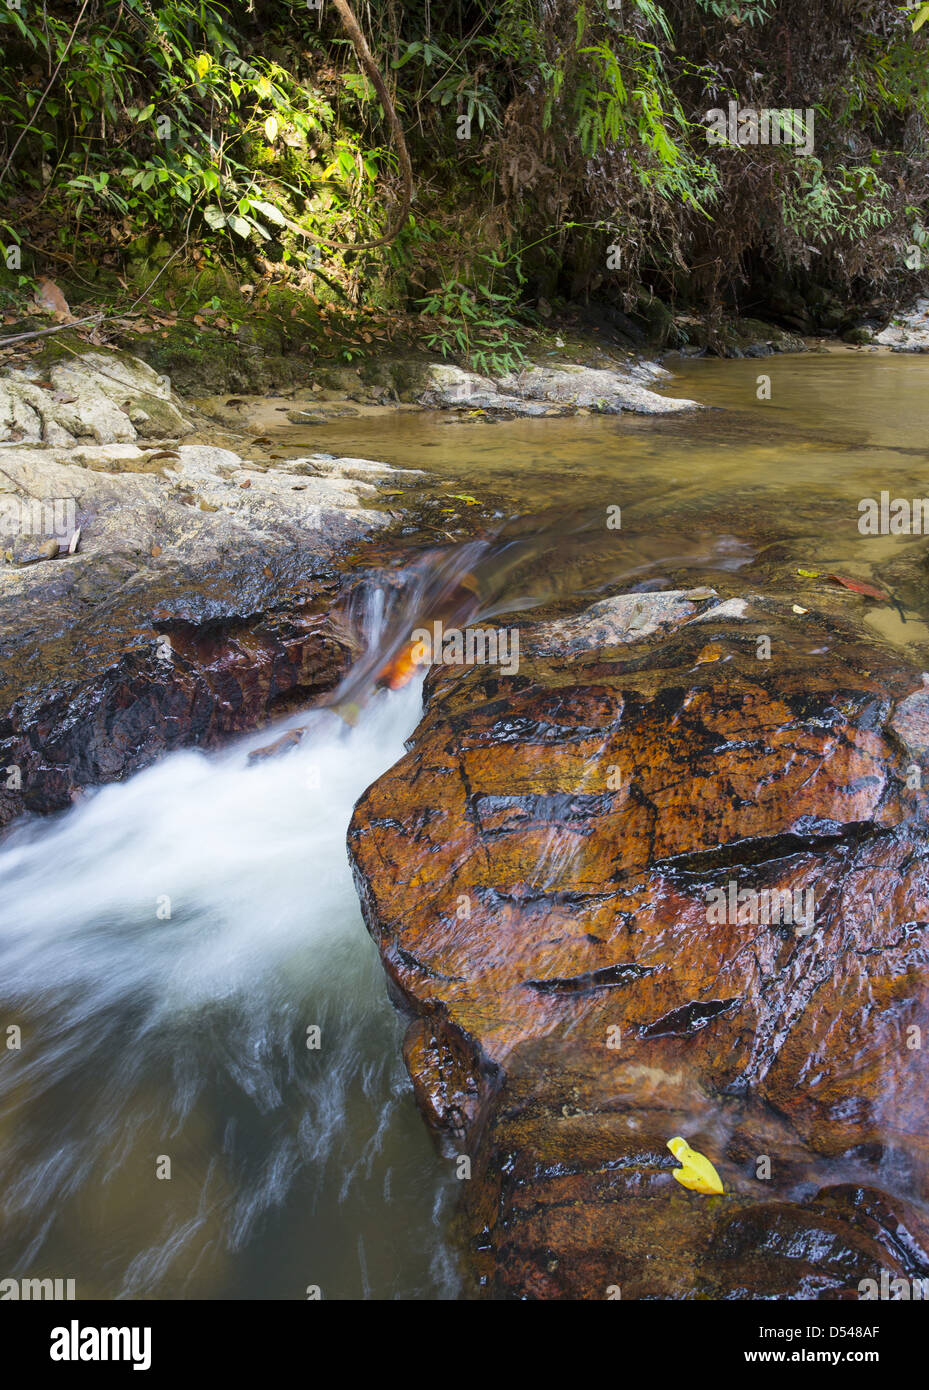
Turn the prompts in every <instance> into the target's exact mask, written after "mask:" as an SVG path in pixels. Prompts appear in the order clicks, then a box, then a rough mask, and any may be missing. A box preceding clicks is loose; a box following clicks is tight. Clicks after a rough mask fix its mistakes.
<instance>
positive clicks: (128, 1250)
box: [0, 353, 929, 1299]
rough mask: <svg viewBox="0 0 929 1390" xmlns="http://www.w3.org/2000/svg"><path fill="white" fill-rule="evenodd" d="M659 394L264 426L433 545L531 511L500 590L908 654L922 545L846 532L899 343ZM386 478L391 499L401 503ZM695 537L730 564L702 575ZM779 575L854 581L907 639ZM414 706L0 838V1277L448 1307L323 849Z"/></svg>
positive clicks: (916, 540) (900, 466)
mask: <svg viewBox="0 0 929 1390" xmlns="http://www.w3.org/2000/svg"><path fill="white" fill-rule="evenodd" d="M761 373H765V374H768V375H770V377H771V380H772V400H771V401H768V402H762V401H759V400H757V399H756V395H755V392H756V384H757V383H756V378H757V377H758V376H759V374H761ZM666 389H668V390H669V391H671V392H673V393H674V394H678V395H682V396H691V397H696V398H697V399H699V400H701V401H703V402H704V403H706V405H707V406H709V407H711V408H709V409H706V410H703V411H700V412H698V413H695V414H683V415H677V416H671V417H663V418H644V417H633V416H623V417H621V418H617V417H589V418H581V419H567V420H559V419H546V420H528V421H516V422H511V423H504V424H490V423H486V422H485V421H483V420H482V419H480V417H477V418H471V419H458V418H457V417H455V416H453V415H448V416H441V415H440V416H436V415H430V414H421V415H420V414H410V413H405V414H402V415H383V416H380V417H377V418H373V417H369V418H367V419H359V420H356V421H349V420H341V421H338V422H335V423H333V424H332V425H325V426H317V427H314V428H313V429H312V430H309V429H306V428H304V427H293V428H287V429H285V430H283V431H281V436H280V437H281V442H282V444H283V445H285V446H286V448H285V452H286V451H288V450H293V451H299V452H304V453H305V452H307V451H308V450H310V449H312V450H314V451H329V452H332V453H340V454H353V455H356V456H364V457H369V458H377V459H385V460H387V461H389V462H391V463H395V464H398V465H402V466H405V467H414V468H422V469H425V470H427V471H428V473H429V474H430V475H432V477H433V478H434V477H436V476H437V477H439V478H441V479H442V480H443V486H444V490H445V491H446V492H447V494H448V502H447V511H446V510H443V509H442V504H441V503H440V505H439V513H440V515H441V517H442V523H443V525H445V526H447V527H448V528H449V529H450V532H451V534H453V535H454V533H455V531H456V530H457V529H458V528H459V527H463V526H464V525H465V520H464V519H465V517H467V516H468V515H469V514H470V513H471V510H472V505H473V514H474V515H479V516H480V517H481V518H482V523H481V524H482V527H483V529H484V530H485V531H486V532H490V531H492V530H494V529H495V528H499V527H500V526H501V525H503V524H504V523H505V522H506V520H507V518H510V517H512V516H513V515H514V514H521V515H524V516H525V515H526V514H532V515H537V514H545V517H546V522H545V525H546V527H547V528H548V530H547V532H546V537H545V542H544V544H539V545H536V546H529V547H528V549H527V559H526V564H525V565H524V566H523V568H522V570H521V571H520V573H519V574H518V575H516V576H514V577H512V585H511V588H510V590H508V591H507V592H509V593H510V595H511V597H522V598H529V599H534V600H546V599H559V600H562V601H564V600H566V599H567V598H568V597H569V596H573V601H574V602H575V603H576V602H577V596H578V594H579V593H581V592H583V593H584V594H590V595H594V594H596V593H600V592H603V591H604V588H605V589H606V590H610V589H616V588H621V587H623V586H624V585H626V586H628V584H629V582H630V580H629V578H628V575H629V571H630V569H635V568H636V567H637V566H641V565H643V564H648V565H649V566H650V568H649V570H648V575H649V582H663V581H667V582H671V580H673V578H674V576H675V574H677V573H679V571H680V569H681V566H682V565H684V561H685V560H686V562H687V563H686V566H685V568H686V569H687V573H688V574H689V575H691V576H692V577H695V576H696V574H699V573H700V572H701V564H702V565H704V566H705V567H706V569H707V574H708V576H709V577H710V578H711V580H712V582H714V583H715V584H716V586H717V587H718V588H719V589H720V591H721V592H727V593H728V592H744V591H748V590H751V589H752V588H756V589H758V588H761V589H763V590H764V591H765V592H769V593H774V594H780V595H782V596H783V598H784V602H785V604H791V603H793V602H796V601H798V600H799V601H800V602H801V604H802V606H808V607H810V608H811V609H812V608H815V607H817V606H819V607H822V608H823V609H824V610H829V611H834V612H837V613H844V614H846V615H848V616H854V617H858V618H860V619H862V620H863V621H866V622H868V623H869V624H870V625H871V626H872V627H873V628H874V629H875V630H876V631H879V632H881V633H883V634H884V636H885V637H886V638H888V639H889V640H891V641H893V642H895V643H897V644H899V645H900V646H901V648H906V649H911V650H912V651H916V652H918V653H920V659H921V660H925V656H926V642H927V636H929V630H927V626H926V621H925V619H926V614H927V600H926V597H925V577H926V576H925V563H924V557H925V550H926V541H925V539H924V538H923V537H920V536H916V537H914V536H890V537H865V536H862V535H861V534H860V532H859V530H858V502H859V500H860V499H861V498H863V497H877V496H878V495H879V493H880V491H881V490H882V489H889V490H890V492H891V494H892V495H893V496H902V497H910V498H914V497H921V496H922V495H924V493H929V474H927V470H926V467H925V463H926V457H927V449H926V442H925V441H926V437H927V429H926V427H927V423H929V419H927V417H929V358H925V357H913V358H910V357H902V356H887V357H885V356H879V355H876V354H864V353H863V354H852V353H848V354H841V355H823V356H813V355H811V356H798V357H778V358H770V359H765V360H763V361H737V362H719V361H710V360H707V361H696V362H688V363H686V364H685V365H684V366H683V367H682V369H681V372H680V374H679V376H678V377H677V378H676V379H675V381H674V382H673V383H672V384H671V385H670V386H669V387H668V388H666ZM395 490H396V489H395V488H394V487H392V486H391V485H390V484H387V485H385V489H384V491H385V493H386V492H388V491H395ZM404 491H405V492H406V493H407V495H406V497H405V498H403V499H395V500H394V504H396V503H399V502H400V501H410V502H415V501H416V500H417V498H418V497H419V496H420V490H418V489H417V488H416V487H413V488H410V489H404ZM425 491H426V489H424V490H422V492H423V495H425ZM428 491H430V492H431V493H434V491H435V488H434V483H430V486H429V489H428ZM454 493H463V494H467V495H468V496H470V497H473V498H475V499H476V503H475V504H471V503H468V502H462V501H460V500H456V499H454V498H453V497H452V494H454ZM385 503H386V504H387V505H390V504H391V503H390V502H389V501H388V499H386V498H385ZM616 505H618V506H620V507H621V509H622V528H621V529H620V530H619V531H611V530H608V529H607V528H606V525H605V517H606V509H607V508H608V507H610V506H616ZM598 518H599V520H598ZM579 519H582V520H583V521H584V522H585V529H584V530H583V531H582V532H581V533H578V531H577V523H578V521H579ZM516 532H517V533H518V534H522V535H524V536H530V537H533V538H537V537H538V535H539V528H538V527H537V526H536V525H535V523H526V524H524V525H523V527H522V528H520V527H517V528H516ZM579 536H580V538H579ZM726 536H728V537H734V538H736V539H737V540H738V541H739V542H740V543H741V544H742V546H743V547H745V551H744V554H745V555H747V556H749V557H750V562H749V563H748V564H745V565H743V566H741V567H738V568H732V567H729V568H725V567H724V568H720V567H719V558H720V557H719V553H718V549H717V553H716V558H715V560H710V559H708V558H707V557H708V556H709V555H710V554H711V552H712V551H713V547H717V548H718V545H719V538H720V537H726ZM724 549H725V547H724ZM468 554H469V556H473V551H469V552H468ZM682 557H683V558H682ZM468 567H469V568H471V567H472V566H471V561H470V560H469V566H468ZM798 568H806V569H810V570H813V569H819V570H823V571H828V570H836V571H837V572H840V573H843V574H849V575H853V576H859V577H861V578H870V579H873V580H874V581H875V582H877V583H879V584H881V585H883V586H885V587H887V588H889V589H892V590H893V593H894V595H895V596H896V598H897V599H898V600H899V602H900V605H901V607H902V609H903V614H904V616H905V621H904V619H903V618H902V617H901V615H900V612H899V611H898V609H897V608H895V607H893V606H891V605H888V604H885V603H877V602H874V601H872V600H868V599H865V598H863V597H861V596H860V595H856V594H853V593H849V592H846V591H844V590H842V589H840V588H838V587H837V586H835V585H830V584H828V583H827V582H826V581H825V580H824V579H809V578H804V577H802V576H800V575H798V574H797V569H798ZM623 576H627V577H626V578H625V579H624V578H623ZM498 577H499V576H498V575H496V574H494V573H492V574H491V579H492V580H494V581H495V580H496V578H498ZM507 582H508V583H510V579H509V578H508V580H507ZM497 597H498V598H499V597H500V594H499V593H498V594H497ZM375 626H376V624H375ZM799 630H801V631H802V628H801V629H799ZM417 708H418V706H417V687H416V685H415V684H414V685H413V686H411V687H409V688H408V689H407V690H405V691H401V692H398V693H396V694H391V693H388V692H381V693H380V694H379V695H378V696H376V697H375V699H374V700H373V701H372V702H371V703H370V705H369V706H368V707H367V708H366V709H365V711H364V714H363V718H362V720H361V722H360V723H359V725H358V727H357V729H354V730H346V729H345V727H344V726H343V725H342V724H341V723H340V721H339V720H338V719H337V718H336V716H335V715H333V714H331V713H320V714H317V715H314V716H312V717H311V722H312V721H315V722H314V723H312V727H311V729H310V732H309V733H308V734H307V736H306V737H305V738H304V740H303V742H302V743H300V745H299V746H298V748H297V749H296V751H295V752H294V753H293V754H291V755H289V756H288V757H286V758H281V759H276V760H269V761H267V762H262V763H260V764H259V765H257V766H253V765H250V764H249V762H248V752H249V750H250V749H251V748H252V747H253V746H255V744H256V743H266V742H267V738H268V736H267V733H264V734H262V735H258V736H257V738H256V739H251V740H245V741H243V742H242V743H241V744H240V745H238V746H237V747H236V748H233V749H231V750H229V751H228V752H226V753H224V754H222V755H220V756H217V757H212V758H207V757H204V756H203V755H201V754H199V753H181V754H175V755H172V756H171V757H169V758H166V759H165V760H163V762H161V763H160V764H158V765H157V766H156V767H154V768H152V769H149V770H148V771H147V772H143V773H141V774H139V775H138V776H136V777H134V778H132V779H130V780H129V781H128V782H127V783H125V784H123V785H120V786H114V787H110V788H106V789H104V790H103V791H101V792H100V793H99V794H98V795H96V796H94V797H92V798H91V799H90V800H89V801H88V803H87V804H86V805H84V806H82V807H78V808H75V810H74V811H72V812H70V813H68V814H67V815H65V816H63V817H61V818H58V819H57V820H56V821H54V822H33V823H31V824H25V825H23V826H22V827H21V828H20V829H19V830H17V831H16V832H14V834H13V835H12V836H11V837H10V838H9V839H8V840H7V841H6V842H5V843H4V845H3V847H2V849H0V901H2V902H3V904H4V914H3V922H2V924H0V1025H2V1028H3V1030H4V1032H3V1033H0V1037H3V1036H5V1030H6V1029H7V1028H8V1027H9V1026H10V1025H17V1026H19V1027H21V1028H22V1039H23V1041H22V1047H21V1048H20V1049H18V1050H10V1049H9V1048H6V1049H4V1050H0V1171H2V1172H3V1175H4V1181H3V1198H2V1201H3V1216H2V1225H0V1278H16V1279H22V1278H29V1277H61V1278H70V1277H73V1278H75V1279H76V1280H77V1292H78V1297H118V1296H123V1297H163V1298H165V1297H167V1298H171V1297H219V1298H222V1297H231V1298H304V1297H305V1296H306V1289H307V1287H308V1286H319V1287H320V1289H321V1291H322V1295H323V1297H326V1298H337V1299H338V1298H359V1297H373V1298H395V1297H402V1298H411V1297H418V1298H427V1299H428V1298H443V1297H454V1296H455V1294H456V1291H457V1289H458V1282H457V1277H456V1274H455V1269H454V1261H453V1258H452V1255H451V1253H450V1251H449V1249H448V1247H447V1243H446V1238H445V1230H446V1224H447V1218H448V1215H449V1212H450V1210H451V1205H452V1202H453V1198H454V1193H455V1182H454V1177H453V1166H452V1165H449V1164H448V1163H446V1162H444V1161H443V1160H440V1158H439V1157H438V1156H437V1155H436V1154H435V1153H434V1152H433V1150H432V1148H431V1146H430V1144H429V1141H428V1140H427V1137H426V1134H425V1130H424V1128H423V1127H422V1125H421V1123H420V1120H419V1117H418V1115H417V1113H416V1109H415V1105H414V1103H413V1099H412V1094H411V1091H410V1088H409V1084H408V1082H407V1080H406V1077H405V1074H404V1072H403V1068H402V1064H401V1062H400V1058H399V1045H400V1036H401V1032H402V1028H401V1023H400V1021H399V1020H398V1019H397V1018H396V1016H395V1015H394V1012H393V1009H392V1007H391V1005H390V1004H389V1003H388V1001H387V998H386V994H385V991H384V986H383V977H382V972H381V969H380V964H379V961H378V960H377V956H376V952H375V951H374V948H373V945H372V944H371V942H370V941H369V940H368V938H367V935H366V933H365V931H364V927H363V925H362V923H361V919H360V914H359V912H358V908H357V902H356V900H355V897H354V892H353V888H352V884H351V881H350V877H349V874H348V869H347V863H346V860H345V853H344V835H345V829H346V826H347V822H348V817H349V815H350V811H351V807H352V805H353V803H354V801H355V800H356V799H357V797H358V796H359V795H360V793H361V791H362V790H363V789H364V787H365V786H366V785H367V784H368V783H369V782H370V781H371V780H373V778H374V777H376V776H378V775H379V774H380V772H381V771H383V770H384V769H385V768H386V767H387V766H389V765H390V763H391V761H393V760H394V759H395V758H396V757H398V756H399V755H400V751H401V749H402V740H403V738H404V737H405V736H406V735H408V733H409V732H410V731H411V729H412V727H413V726H414V724H415V722H416V719H417ZM304 722H305V721H304ZM164 895H168V897H169V898H170V900H171V913H170V916H169V917H165V916H164V915H163V913H162V915H159V913H158V910H157V904H159V903H160V901H161V899H162V897H163V896H164ZM313 1025H319V1026H320V1027H321V1030H322V1046H321V1048H320V1049H318V1050H315V1051H311V1050H308V1049H307V1047H306V1043H305V1038H306V1030H307V1028H308V1027H310V1026H313ZM165 1157H167V1158H169V1159H170V1160H171V1176H170V1178H166V1177H164V1176H163V1175H162V1176H159V1165H160V1166H161V1169H162V1171H163V1169H164V1165H163V1163H162V1160H163V1159H164V1158H165Z"/></svg>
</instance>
